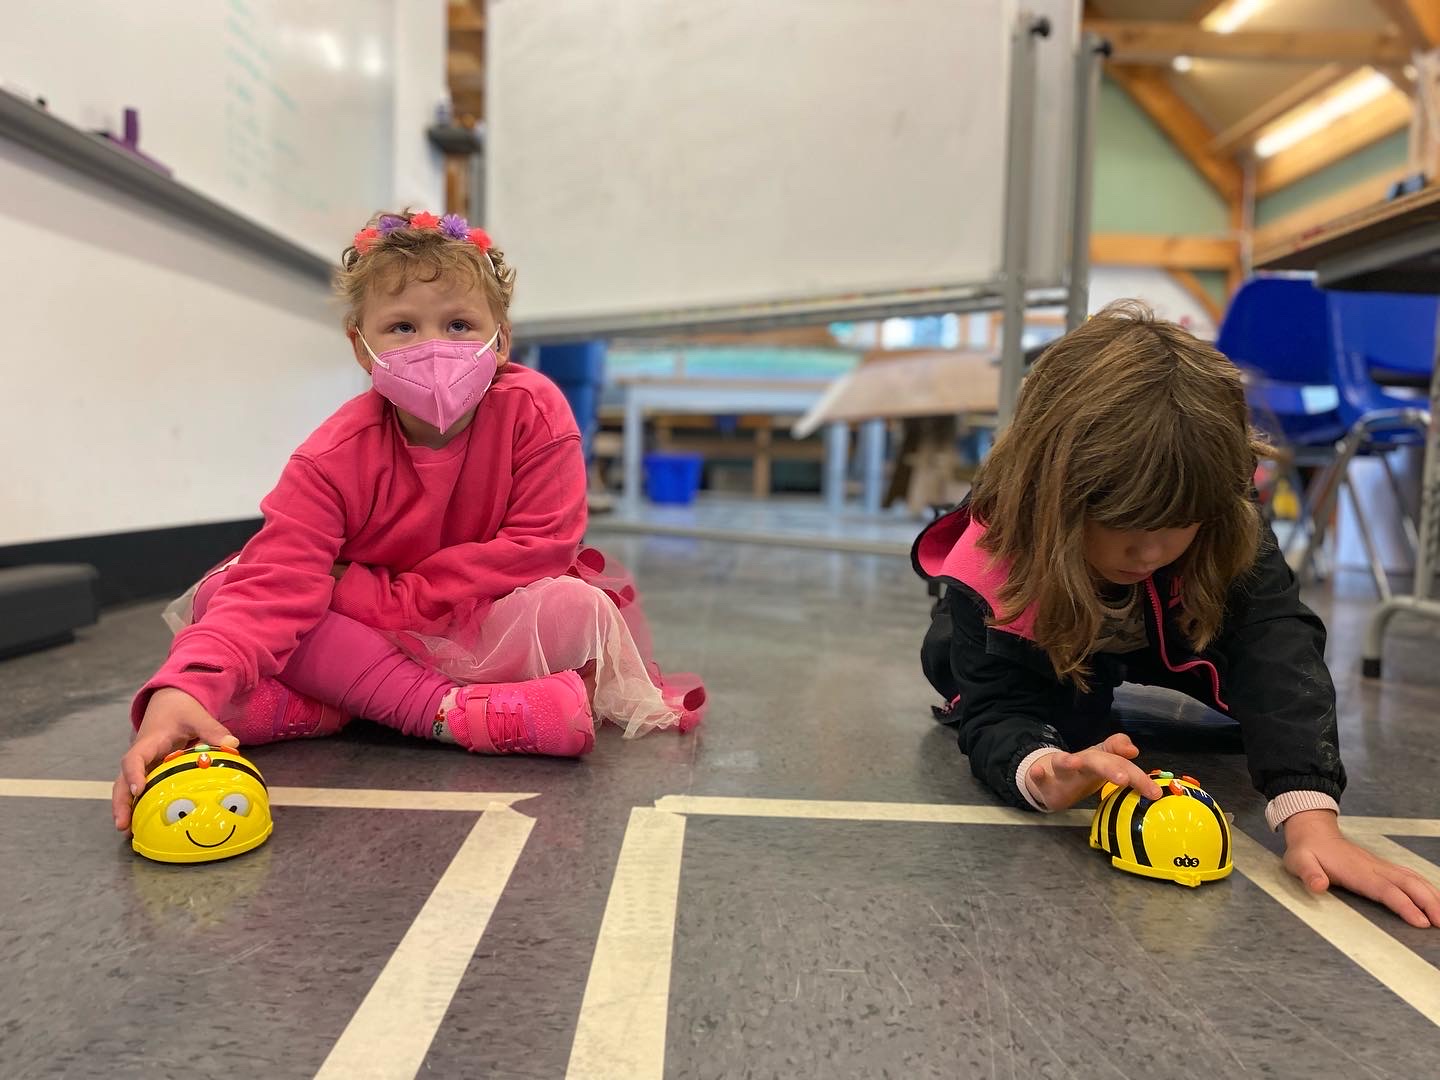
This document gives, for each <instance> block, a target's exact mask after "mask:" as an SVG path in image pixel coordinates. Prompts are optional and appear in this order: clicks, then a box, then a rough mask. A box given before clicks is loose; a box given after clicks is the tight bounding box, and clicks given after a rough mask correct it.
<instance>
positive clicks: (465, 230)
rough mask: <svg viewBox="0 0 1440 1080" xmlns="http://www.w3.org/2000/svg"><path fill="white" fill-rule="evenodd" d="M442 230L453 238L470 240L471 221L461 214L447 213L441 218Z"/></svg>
mask: <svg viewBox="0 0 1440 1080" xmlns="http://www.w3.org/2000/svg"><path fill="white" fill-rule="evenodd" d="M440 231H441V232H442V233H444V234H445V235H446V236H448V237H449V238H450V239H451V240H469V239H470V223H469V222H468V221H466V220H465V219H464V218H463V217H461V216H460V215H459V214H446V215H445V216H444V217H442V218H441V219H440Z"/></svg>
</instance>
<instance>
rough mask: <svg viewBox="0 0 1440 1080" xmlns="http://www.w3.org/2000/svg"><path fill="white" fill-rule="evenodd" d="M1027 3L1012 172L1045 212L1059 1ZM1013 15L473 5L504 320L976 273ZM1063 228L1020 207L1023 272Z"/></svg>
mask: <svg viewBox="0 0 1440 1080" xmlns="http://www.w3.org/2000/svg"><path fill="white" fill-rule="evenodd" d="M1028 7H1029V8H1030V9H1032V10H1033V9H1035V8H1037V7H1039V8H1042V9H1047V8H1048V9H1053V10H1054V12H1055V13H1057V16H1056V26H1055V32H1054V33H1052V36H1051V38H1050V39H1049V40H1048V41H1042V42H1040V43H1038V46H1037V48H1038V49H1039V50H1040V54H1041V55H1042V70H1043V77H1042V87H1041V95H1040V96H1041V105H1042V107H1041V108H1040V109H1039V111H1038V114H1037V132H1036V140H1035V146H1036V147H1037V150H1038V151H1039V155H1038V157H1037V160H1036V162H1035V165H1034V168H1033V169H1032V173H1031V176H1030V177H1028V178H1027V179H1028V181H1029V182H1030V183H1033V184H1034V185H1035V187H1036V190H1037V191H1044V192H1048V193H1050V196H1051V197H1050V202H1051V203H1058V198H1057V197H1056V196H1057V193H1060V192H1062V191H1063V189H1064V188H1065V187H1066V186H1067V185H1068V181H1069V176H1068V168H1069V164H1068V155H1069V150H1070V147H1069V140H1068V131H1069V127H1070V116H1069V101H1068V93H1069V88H1070V78H1071V76H1070V71H1071V68H1070V60H1069V50H1070V49H1071V48H1072V47H1073V42H1074V37H1075V27H1076V21H1077V20H1076V17H1075V14H1074V12H1073V11H1071V10H1070V8H1072V7H1073V5H1069V6H1068V7H1067V5H1066V4H1065V3H1063V2H1061V0H1042V2H1041V3H1040V4H1038V5H1037V4H1030V5H1028ZM1018 12H1019V5H1018V3H1017V2H1016V0H889V2H885V3H876V2H874V0H786V2H785V3H775V2H773V0H725V2H721V3H715V2H704V3H702V2H700V0H626V2H625V3H623V4H616V3H613V2H610V0H492V3H491V5H490V9H489V16H488V17H489V23H488V26H487V30H488V45H487V50H488V55H487V64H486V68H487V73H488V75H487V78H488V89H487V109H488V112H489V117H488V145H487V169H488V175H487V198H488V200H489V201H488V206H487V214H486V217H487V222H488V224H489V225H490V226H491V227H492V231H493V232H494V233H495V235H496V238H497V240H498V241H499V242H500V243H501V244H502V245H504V246H505V247H506V249H507V252H509V253H510V254H511V255H512V256H513V258H514V260H515V263H516V265H517V266H518V267H519V268H520V274H521V284H520V287H519V289H518V290H517V294H516V307H515V315H516V317H517V318H518V319H520V320H539V319H550V318H563V319H575V318H584V317H586V316H607V315H615V314H626V313H648V312H655V311H668V310H677V309H690V308H719V307H726V306H743V305H747V304H764V303H767V302H772V301H777V300H778V301H785V300H803V299H809V298H834V297H837V296H844V295H848V294H853V293H867V292H885V291H892V290H902V289H912V288H928V287H935V286H941V285H965V284H972V283H977V282H986V281H991V280H993V279H994V278H995V277H996V276H997V275H998V273H999V269H1000V261H1001V233H1002V222H1003V207H1004V199H1005V174H1004V166H1005V136H1006V121H1007V97H1008V80H1009V60H1010V53H1009V41H1010V33H1011V29H1012V27H1013V25H1014V22H1015V19H1016V17H1017V15H1018ZM1047 50H1048V51H1047ZM1057 58H1062V59H1057ZM1060 205H1063V204H1060ZM1063 230H1064V218H1063V214H1062V212H1061V211H1060V210H1058V209H1054V210H1047V211H1045V212H1044V213H1037V215H1036V218H1035V222H1034V227H1033V228H1032V241H1033V243H1032V249H1033V250H1034V251H1035V252H1037V253H1042V254H1043V256H1044V257H1037V258H1035V259H1033V260H1032V261H1033V262H1034V266H1033V268H1032V281H1037V280H1044V279H1046V278H1050V279H1053V278H1054V277H1055V276H1056V275H1058V269H1059V265H1060V259H1059V252H1060V251H1062V250H1063V247H1064V236H1063Z"/></svg>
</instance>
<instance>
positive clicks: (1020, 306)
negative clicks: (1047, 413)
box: [999, 15, 1050, 427]
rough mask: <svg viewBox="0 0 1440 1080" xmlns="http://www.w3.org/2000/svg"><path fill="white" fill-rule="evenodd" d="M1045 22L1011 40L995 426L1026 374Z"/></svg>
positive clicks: (1022, 24)
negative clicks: (1038, 55) (1038, 43)
mask: <svg viewBox="0 0 1440 1080" xmlns="http://www.w3.org/2000/svg"><path fill="white" fill-rule="evenodd" d="M1049 34H1050V20H1049V19H1045V18H1035V17H1034V16H1032V15H1021V16H1020V18H1019V20H1018V21H1017V22H1016V24H1015V30H1014V32H1013V33H1012V34H1011V36H1010V126H1009V134H1008V138H1007V145H1006V151H1005V185H1006V187H1005V248H1004V254H1003V256H1002V262H1003V265H1002V267H1001V271H1002V277H1003V278H1004V290H1003V297H1004V304H1003V307H1002V309H1001V310H1002V311H1003V312H1004V316H1005V323H1004V328H1003V333H1004V337H1003V338H1002V340H1001V347H1000V416H999V420H1000V425H1001V426H1002V427H1003V426H1004V425H1006V424H1008V423H1009V422H1010V418H1011V417H1012V416H1014V415H1015V403H1016V402H1017V401H1018V400H1019V398H1020V380H1021V378H1022V377H1023V376H1024V374H1025V350H1024V349H1023V348H1022V347H1021V341H1020V339H1021V338H1022V336H1023V335H1024V333H1025V289H1026V285H1027V280H1026V273H1025V267H1026V264H1027V263H1028V262H1029V256H1030V209H1031V207H1030V191H1031V184H1030V163H1031V158H1032V157H1033V153H1032V151H1033V150H1034V144H1035V39H1036V38H1037V37H1048V36H1049Z"/></svg>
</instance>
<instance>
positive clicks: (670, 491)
mask: <svg viewBox="0 0 1440 1080" xmlns="http://www.w3.org/2000/svg"><path fill="white" fill-rule="evenodd" d="M704 468H705V459H704V458H702V457H701V456H700V455H699V454H683V453H678V452H675V451H658V450H657V451H656V452H655V453H653V454H646V455H645V494H646V496H647V497H649V499H650V501H651V502H653V503H666V504H669V505H675V506H688V505H690V504H691V503H693V502H694V501H695V496H696V494H697V493H698V492H699V491H700V478H701V475H702V474H703V472H704Z"/></svg>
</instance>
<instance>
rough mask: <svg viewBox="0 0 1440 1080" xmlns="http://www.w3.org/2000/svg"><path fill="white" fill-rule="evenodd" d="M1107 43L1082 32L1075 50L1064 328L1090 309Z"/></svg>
mask: <svg viewBox="0 0 1440 1080" xmlns="http://www.w3.org/2000/svg"><path fill="white" fill-rule="evenodd" d="M1110 51H1111V50H1110V43H1109V42H1108V41H1106V40H1105V39H1104V38H1102V37H1100V36H1099V35H1097V34H1084V35H1082V36H1081V38H1080V48H1079V50H1078V51H1077V52H1076V54H1075V120H1074V130H1073V131H1072V132H1071V139H1072V140H1073V143H1074V147H1073V152H1072V154H1071V177H1070V181H1071V187H1072V188H1073V191H1074V202H1073V203H1071V206H1070V298H1069V302H1068V304H1067V305H1066V309H1065V329H1066V330H1074V329H1075V328H1076V327H1077V326H1079V325H1080V324H1081V323H1083V322H1084V321H1085V316H1086V314H1087V313H1088V312H1089V310H1090V211H1091V208H1092V202H1093V199H1094V190H1095V103H1096V100H1097V99H1098V98H1099V96H1100V68H1101V64H1102V61H1103V60H1104V58H1105V57H1107V56H1109V55H1110Z"/></svg>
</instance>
